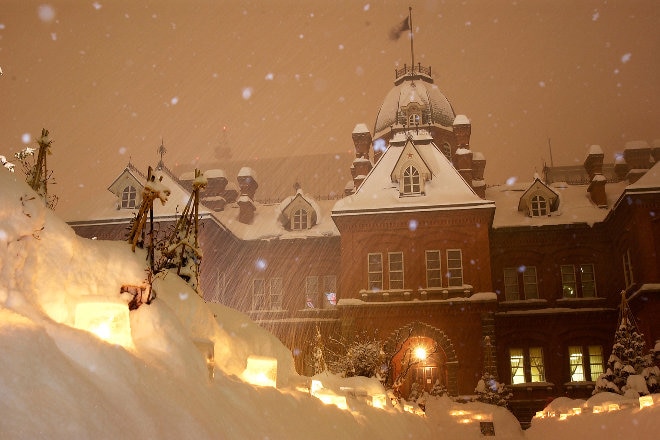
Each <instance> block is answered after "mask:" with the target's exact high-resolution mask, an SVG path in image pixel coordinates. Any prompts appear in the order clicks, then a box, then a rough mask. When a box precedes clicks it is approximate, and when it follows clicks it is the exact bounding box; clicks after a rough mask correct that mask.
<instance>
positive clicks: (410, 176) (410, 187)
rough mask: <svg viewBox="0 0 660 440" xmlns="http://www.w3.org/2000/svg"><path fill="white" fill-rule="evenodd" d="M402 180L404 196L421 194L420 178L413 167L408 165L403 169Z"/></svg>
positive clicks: (417, 171)
mask: <svg viewBox="0 0 660 440" xmlns="http://www.w3.org/2000/svg"><path fill="white" fill-rule="evenodd" d="M402 179H403V194H404V195H416V194H421V193H422V176H421V174H420V172H419V170H418V169H417V168H416V167H415V166H413V165H408V166H407V167H405V168H404V170H403V176H402Z"/></svg>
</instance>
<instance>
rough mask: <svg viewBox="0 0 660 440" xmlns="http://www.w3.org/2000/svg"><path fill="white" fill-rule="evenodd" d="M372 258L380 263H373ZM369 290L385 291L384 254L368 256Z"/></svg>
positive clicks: (372, 253)
mask: <svg viewBox="0 0 660 440" xmlns="http://www.w3.org/2000/svg"><path fill="white" fill-rule="evenodd" d="M372 257H373V258H374V259H376V258H377V259H378V261H373V262H372ZM367 289H368V290H383V254H382V253H380V252H371V253H369V254H368V255H367Z"/></svg>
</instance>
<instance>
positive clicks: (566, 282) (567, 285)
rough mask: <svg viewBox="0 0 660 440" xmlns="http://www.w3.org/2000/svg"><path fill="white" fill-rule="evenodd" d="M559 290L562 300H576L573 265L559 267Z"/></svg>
mask: <svg viewBox="0 0 660 440" xmlns="http://www.w3.org/2000/svg"><path fill="white" fill-rule="evenodd" d="M561 288H562V292H563V296H564V298H577V286H576V284H575V268H574V267H573V265H562V266H561Z"/></svg>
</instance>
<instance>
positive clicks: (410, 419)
mask: <svg viewBox="0 0 660 440" xmlns="http://www.w3.org/2000/svg"><path fill="white" fill-rule="evenodd" d="M144 269H145V255H144V253H141V252H137V253H135V254H134V253H132V252H131V251H130V247H129V246H128V245H126V244H125V243H121V242H102V241H93V240H87V239H83V238H80V237H77V236H76V235H75V234H74V233H73V231H72V230H71V229H70V228H69V227H68V226H67V225H66V224H65V223H63V222H62V221H60V220H59V219H58V218H57V217H56V216H55V215H54V214H53V213H52V212H50V211H48V210H46V209H45V208H44V207H43V206H42V204H41V203H40V201H39V200H38V198H36V196H35V195H34V193H32V191H31V190H30V189H29V188H28V187H27V186H26V185H25V184H24V183H23V182H21V181H19V180H17V176H16V175H14V174H10V173H8V172H5V171H4V170H0V352H1V353H2V356H0V395H2V399H0V414H2V417H1V418H0V438H3V439H24V438H53V439H57V438H61V439H65V438H66V439H70V438H96V439H116V438H158V439H180V438H199V439H265V438H268V439H309V438H315V439H320V440H323V439H333V440H334V439H337V438H341V439H402V438H414V439H435V438H439V437H443V438H450V439H451V438H461V439H477V438H482V436H481V432H480V428H479V420H481V419H482V418H490V419H492V420H493V422H494V425H495V431H496V438H500V439H502V438H504V439H518V438H523V437H525V436H529V437H531V438H552V437H555V435H554V434H553V433H554V432H558V433H561V435H562V436H564V437H565V438H575V436H573V435H571V431H570V430H566V429H563V428H564V427H563V426H561V425H557V423H558V422H553V421H550V422H548V423H545V421H542V422H544V423H535V424H534V426H533V427H532V429H531V430H530V431H529V434H530V435H526V434H527V433H523V432H522V431H521V430H520V427H519V425H518V423H517V421H516V420H515V418H513V416H512V415H511V413H509V412H508V411H506V410H505V409H502V408H499V407H493V406H490V405H485V404H480V403H472V404H467V405H463V404H457V403H455V402H453V401H452V400H451V399H448V398H441V399H436V398H432V399H429V400H428V401H427V404H426V416H419V415H414V414H410V413H407V412H404V411H403V410H402V408H400V407H394V406H392V404H391V403H387V406H386V408H384V409H379V408H374V407H372V406H370V405H369V402H368V399H367V396H365V395H363V394H361V392H355V393H352V394H351V393H348V395H347V396H346V402H347V406H348V409H346V410H342V409H339V408H338V407H336V406H335V405H325V404H323V403H322V402H321V401H320V400H319V399H317V398H315V397H312V396H310V395H309V393H306V392H304V391H300V390H299V385H301V384H306V383H307V379H306V378H303V377H300V376H298V375H297V374H296V373H295V371H294V369H293V361H292V356H291V353H290V352H289V351H288V350H287V349H286V348H285V347H283V346H282V344H281V343H280V342H279V341H278V340H277V339H276V338H274V337H273V336H272V335H270V334H269V333H268V332H266V331H264V330H263V329H261V328H260V327H258V326H257V325H255V324H254V323H253V322H251V321H250V320H249V319H248V318H247V317H246V316H245V315H243V314H241V313H239V312H236V311H234V310H231V309H228V308H226V307H223V306H221V305H208V304H205V303H204V302H203V300H201V299H200V298H199V297H198V296H197V295H196V294H195V292H194V291H192V290H191V289H189V288H188V286H187V285H186V284H185V283H184V282H183V281H182V280H181V279H180V278H178V277H177V276H175V275H174V274H172V273H168V274H165V275H161V276H159V277H158V278H157V279H156V280H155V281H154V284H153V285H154V290H155V291H156V292H157V294H158V297H157V299H156V300H155V301H153V302H152V303H151V304H150V305H142V306H141V307H140V308H138V309H137V310H134V311H132V312H130V316H129V322H130V339H131V341H132V343H131V344H129V345H128V346H127V348H124V347H122V346H119V345H112V344H109V343H106V342H104V341H103V340H101V339H99V338H98V337H97V336H96V335H94V334H92V333H90V332H88V331H85V330H80V329H76V328H74V324H75V323H76V309H77V306H78V304H80V303H84V302H85V301H88V300H90V299H95V300H97V299H99V298H102V299H104V300H105V301H107V302H114V303H120V304H121V301H124V302H126V301H127V299H126V296H125V295H124V296H120V295H119V291H120V287H121V285H123V284H135V285H140V284H142V283H143V281H144V279H145V271H144ZM200 343H202V344H206V346H208V345H209V344H210V346H212V347H213V349H214V354H215V371H214V373H215V374H214V378H213V380H210V379H209V373H208V370H207V363H206V360H205V357H204V356H203V355H202V352H201V351H200V350H199V348H198V347H199V346H200ZM250 355H260V356H268V357H273V358H276V359H277V362H278V371H277V374H278V380H277V382H278V388H277V389H275V388H269V387H256V386H253V385H250V384H247V383H245V382H243V380H242V379H241V373H242V372H243V369H244V368H245V366H246V362H247V358H248V356H250ZM317 379H320V380H321V381H322V382H325V386H327V387H328V388H331V389H333V390H334V391H341V388H342V387H344V388H346V387H348V388H352V389H353V390H356V389H360V390H366V391H367V392H368V393H376V392H377V391H382V388H381V387H380V384H379V383H378V382H377V381H375V380H374V379H365V378H353V379H351V380H343V379H340V378H336V377H333V376H329V375H325V376H323V377H319V378H317ZM654 411H655V410H654ZM623 414H624V413H623V412H622V413H621V417H620V418H616V419H615V418H611V419H610V418H606V417H601V418H599V419H598V420H597V422H594V423H597V427H598V430H600V429H601V426H605V428H604V429H606V430H609V429H610V428H611V429H612V430H611V432H613V433H617V435H618V433H619V432H621V430H617V429H616V428H618V426H621V425H622V424H624V423H627V425H626V426H630V423H631V420H633V421H635V422H634V423H636V424H637V426H638V427H639V428H638V430H636V431H635V430H632V429H626V430H625V431H626V434H628V435H630V434H632V436H631V437H630V438H651V437H645V434H647V433H652V432H653V431H651V428H650V426H651V425H653V423H652V422H653V420H654V419H653V418H650V417H649V416H647V414H651V412H650V411H646V412H645V411H638V412H637V413H635V414H634V417H632V418H626V417H625V416H624V415H623ZM654 414H655V416H656V420H657V412H655V413H654ZM583 420H584V421H586V422H585V423H587V425H585V426H583V425H579V424H580V423H581V422H582V421H583ZM589 420H591V419H589V418H586V417H585V418H581V417H575V419H574V420H571V421H570V423H573V426H578V425H579V426H578V427H574V428H573V431H572V432H573V433H574V432H580V433H581V432H586V431H588V430H594V429H595V427H592V426H591V425H590V423H591V422H589ZM610 420H612V421H613V422H610ZM614 425H616V426H614ZM647 429H648V431H647ZM600 432H602V431H600ZM608 432H610V431H608ZM583 438H588V437H586V436H585V437H583ZM610 438H617V437H616V436H615V437H610Z"/></svg>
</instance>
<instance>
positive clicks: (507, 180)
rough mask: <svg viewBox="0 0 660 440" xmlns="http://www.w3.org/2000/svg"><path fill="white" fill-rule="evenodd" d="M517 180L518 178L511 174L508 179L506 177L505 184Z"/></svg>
mask: <svg viewBox="0 0 660 440" xmlns="http://www.w3.org/2000/svg"><path fill="white" fill-rule="evenodd" d="M517 181H518V178H517V177H515V176H512V177H509V178H508V179H506V184H507V185H513V184H514V183H516V182H517Z"/></svg>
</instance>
